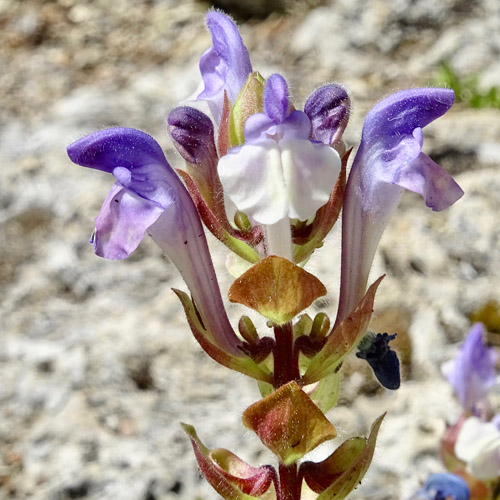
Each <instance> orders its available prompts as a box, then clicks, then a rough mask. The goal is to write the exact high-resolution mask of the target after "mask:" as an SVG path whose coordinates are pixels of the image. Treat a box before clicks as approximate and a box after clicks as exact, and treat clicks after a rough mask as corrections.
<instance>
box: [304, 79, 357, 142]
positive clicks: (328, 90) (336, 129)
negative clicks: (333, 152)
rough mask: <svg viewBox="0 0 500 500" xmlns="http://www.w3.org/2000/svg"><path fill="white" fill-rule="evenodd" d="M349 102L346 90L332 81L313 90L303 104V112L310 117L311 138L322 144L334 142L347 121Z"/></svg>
mask: <svg viewBox="0 0 500 500" xmlns="http://www.w3.org/2000/svg"><path fill="white" fill-rule="evenodd" d="M350 108H351V102H350V99H349V96H348V95H347V92H346V90H345V89H344V88H343V87H341V86H340V85H336V84H334V83H331V84H328V85H323V87H320V88H319V89H317V90H316V91H314V92H313V93H312V94H311V95H310V96H309V97H308V99H307V101H306V103H305V105H304V112H305V113H306V115H307V116H308V117H309V118H310V119H311V123H312V133H311V139H313V140H315V141H321V142H323V143H324V144H328V145H330V144H333V145H334V144H336V143H337V142H339V141H340V139H341V138H342V134H343V133H344V130H345V128H346V126H347V122H348V121H349V111H350Z"/></svg>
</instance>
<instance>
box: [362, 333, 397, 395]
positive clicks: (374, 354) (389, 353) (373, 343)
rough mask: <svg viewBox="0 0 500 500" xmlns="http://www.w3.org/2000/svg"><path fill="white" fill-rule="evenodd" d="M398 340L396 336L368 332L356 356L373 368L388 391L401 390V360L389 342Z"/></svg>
mask: <svg viewBox="0 0 500 500" xmlns="http://www.w3.org/2000/svg"><path fill="white" fill-rule="evenodd" d="M395 338H396V334H394V335H388V334H387V333H377V335H375V334H374V333H372V332H368V333H367V334H366V335H365V337H364V338H363V339H362V340H361V342H360V343H359V346H358V349H359V350H358V352H357V353H356V356H357V357H358V358H360V359H364V360H366V361H367V362H368V364H369V365H370V366H371V368H372V370H373V373H375V376H376V377H377V380H378V381H379V382H380V383H381V384H382V385H383V386H384V387H385V388H386V389H392V390H395V389H399V386H400V385H401V376H400V374H399V359H398V356H397V354H396V353H395V352H394V351H393V350H391V348H390V347H389V342H390V341H391V340H394V339H395Z"/></svg>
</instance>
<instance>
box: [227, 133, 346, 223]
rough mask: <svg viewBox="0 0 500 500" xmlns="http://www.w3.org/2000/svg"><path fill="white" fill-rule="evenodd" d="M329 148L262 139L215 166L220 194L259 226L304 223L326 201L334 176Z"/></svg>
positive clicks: (335, 158)
mask: <svg viewBox="0 0 500 500" xmlns="http://www.w3.org/2000/svg"><path fill="white" fill-rule="evenodd" d="M340 163H341V162H340V157H339V155H338V153H337V152H336V151H335V150H334V149H333V148H331V147H329V146H326V145H324V144H319V143H313V142H311V141H309V140H307V139H295V138H294V139H286V138H284V139H282V140H280V141H279V142H276V141H275V140H273V139H269V138H267V139H262V140H259V141H258V142H257V143H256V144H249V143H245V144H244V145H243V146H240V147H237V148H233V149H232V150H229V151H228V154H227V155H225V156H224V157H222V158H221V159H220V160H219V165H218V172H219V177H220V179H221V182H222V186H223V188H224V192H225V194H227V195H228V196H229V198H231V200H232V201H233V202H234V204H235V205H236V206H237V207H238V210H241V211H242V212H244V213H246V214H247V215H248V216H249V217H251V218H252V219H253V220H255V221H257V222H258V223H260V224H265V225H267V224H275V223H277V222H278V221H280V220H281V219H284V218H285V217H286V218H293V219H300V220H307V219H308V218H309V217H312V216H313V215H314V214H315V213H316V211H317V210H318V209H319V208H320V207H321V206H323V205H324V204H325V203H326V202H327V201H328V199H329V197H330V193H331V190H332V188H333V186H334V184H335V182H336V180H337V177H338V175H339V172H340Z"/></svg>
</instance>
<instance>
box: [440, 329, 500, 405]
mask: <svg viewBox="0 0 500 500" xmlns="http://www.w3.org/2000/svg"><path fill="white" fill-rule="evenodd" d="M484 335H485V330H484V326H483V324H482V323H476V324H475V325H473V327H472V328H471V330H470V332H469V333H468V334H467V338H466V339H465V342H464V343H463V344H462V346H461V347H460V350H459V352H458V354H457V357H456V358H455V360H454V361H453V362H452V363H451V364H450V365H447V366H446V367H444V371H445V374H446V377H447V379H448V381H449V382H450V384H451V386H452V387H453V390H454V391H455V394H456V395H457V398H458V399H459V401H460V403H461V404H462V407H463V409H464V411H466V412H470V411H473V410H474V406H475V405H476V404H477V403H479V402H480V401H481V400H483V399H484V398H485V397H486V395H487V393H488V390H489V389H490V388H491V387H492V386H493V384H494V383H495V381H496V379H497V375H496V371H495V366H496V362H497V359H498V353H497V351H496V350H495V349H493V348H491V347H488V346H486V345H485V344H484V340H483V337H484Z"/></svg>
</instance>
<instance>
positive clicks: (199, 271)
mask: <svg viewBox="0 0 500 500" xmlns="http://www.w3.org/2000/svg"><path fill="white" fill-rule="evenodd" d="M68 155H69V157H70V159H71V160H72V161H73V162H74V163H76V164H78V165H82V166H84V167H89V168H94V169H97V170H102V171H104V172H108V173H111V174H113V175H114V177H115V178H116V180H117V182H116V183H115V184H114V186H113V187H112V188H111V191H110V193H109V194H108V196H107V198H106V200H105V201H104V204H103V206H102V208H101V212H100V214H99V216H98V217H97V219H96V229H95V231H94V235H93V237H92V239H91V242H92V243H93V244H94V248H95V251H96V253H97V255H99V256H101V257H106V258H108V259H124V258H126V257H128V255H129V254H130V253H131V252H133V251H134V250H135V249H136V248H137V246H138V245H139V243H140V242H141V240H142V238H143V237H144V235H145V233H146V231H147V232H148V233H149V234H150V235H151V236H152V238H153V240H154V241H155V242H156V243H157V244H158V245H159V246H160V247H161V248H162V249H163V250H164V251H165V253H166V254H167V255H168V257H169V258H170V259H171V260H172V262H173V263H174V265H175V266H176V267H177V269H178V270H179V272H180V273H181V274H182V277H183V278H184V281H185V282H186V284H187V285H188V287H189V289H190V291H191V294H192V296H193V299H194V302H195V304H196V306H197V308H198V310H199V312H200V315H201V317H202V318H203V322H204V324H205V326H206V327H207V330H208V331H209V332H210V335H211V338H210V339H209V340H210V341H211V342H212V343H213V344H214V345H216V346H217V347H219V348H221V349H222V350H224V351H225V352H227V353H231V354H234V355H238V356H241V355H242V353H241V350H239V348H238V345H239V344H240V343H241V342H240V341H239V339H238V337H237V336H236V335H235V333H234V331H233V329H232V327H231V325H230V324H229V321H228V319H227V315H226V313H225V310H224V306H223V303H222V297H221V295H220V290H219V286H218V283H217V279H216V276H215V271H214V268H213V264H212V260H211V257H210V253H209V250H208V246H207V242H206V239H205V234H204V232H203V227H202V225H201V221H200V218H199V216H198V212H197V211H196V208H195V206H194V204H193V201H192V200H191V198H190V196H189V194H188V192H187V190H186V188H185V187H184V185H183V184H182V182H181V180H180V179H179V177H177V175H176V174H175V172H174V171H173V169H172V167H171V166H170V165H169V164H168V162H167V160H166V158H165V156H164V154H163V151H162V149H161V147H160V146H159V145H158V143H157V142H156V141H155V140H154V139H153V138H152V137H151V136H149V135H147V134H145V133H144V132H141V131H139V130H134V129H129V128H112V129H106V130H101V131H99V132H96V133H94V134H91V135H88V136H86V137H84V138H82V139H80V140H79V141H77V142H75V143H73V144H71V145H70V146H69V147H68Z"/></svg>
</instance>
